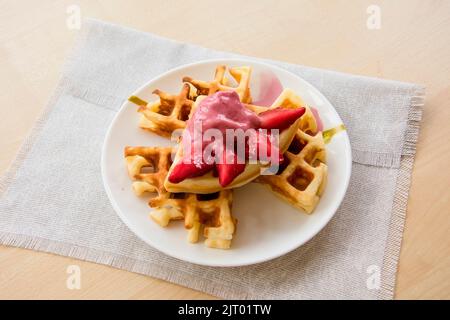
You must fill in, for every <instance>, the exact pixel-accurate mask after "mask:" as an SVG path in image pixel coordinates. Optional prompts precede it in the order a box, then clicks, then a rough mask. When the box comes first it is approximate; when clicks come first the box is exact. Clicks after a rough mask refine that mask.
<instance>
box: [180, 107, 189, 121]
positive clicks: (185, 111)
mask: <svg viewBox="0 0 450 320" xmlns="http://www.w3.org/2000/svg"><path fill="white" fill-rule="evenodd" d="M190 112H191V106H190V105H189V104H183V105H182V106H181V111H180V114H179V115H178V120H181V121H187V120H189V113H190Z"/></svg>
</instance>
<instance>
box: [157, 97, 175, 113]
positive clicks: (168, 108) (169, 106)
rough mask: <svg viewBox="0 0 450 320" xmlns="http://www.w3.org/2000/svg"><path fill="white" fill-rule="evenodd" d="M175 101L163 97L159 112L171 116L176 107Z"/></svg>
mask: <svg viewBox="0 0 450 320" xmlns="http://www.w3.org/2000/svg"><path fill="white" fill-rule="evenodd" d="M174 107H175V106H174V102H173V101H171V100H164V99H162V98H161V105H160V106H159V108H158V113H159V114H162V115H163V116H170V115H171V114H172V111H173V108H174Z"/></svg>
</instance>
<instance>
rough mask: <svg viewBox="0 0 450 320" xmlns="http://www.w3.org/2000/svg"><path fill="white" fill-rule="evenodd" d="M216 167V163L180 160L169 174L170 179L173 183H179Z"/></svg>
mask: <svg viewBox="0 0 450 320" xmlns="http://www.w3.org/2000/svg"><path fill="white" fill-rule="evenodd" d="M213 167H214V164H207V163H200V164H194V163H184V161H180V163H178V164H177V165H176V166H175V167H174V168H173V170H172V172H171V173H170V176H169V181H170V182H172V183H179V182H181V181H183V180H184V179H188V178H193V177H198V176H202V175H204V174H205V173H207V172H208V171H210V170H211V169H212V168H213Z"/></svg>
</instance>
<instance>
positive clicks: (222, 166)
mask: <svg viewBox="0 0 450 320" xmlns="http://www.w3.org/2000/svg"><path fill="white" fill-rule="evenodd" d="M220 160H221V161H220V163H216V169H217V172H218V174H219V183H220V185H221V186H222V187H226V186H227V185H229V184H230V183H231V182H232V181H233V180H234V178H236V177H237V176H238V175H240V174H241V173H242V172H243V171H244V169H245V163H238V161H237V155H236V153H234V151H233V150H228V148H223V151H222V157H221V159H220Z"/></svg>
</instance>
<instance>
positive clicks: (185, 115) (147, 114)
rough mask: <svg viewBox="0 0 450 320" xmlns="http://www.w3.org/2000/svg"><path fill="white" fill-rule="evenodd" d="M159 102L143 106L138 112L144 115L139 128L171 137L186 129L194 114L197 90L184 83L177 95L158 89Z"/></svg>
mask: <svg viewBox="0 0 450 320" xmlns="http://www.w3.org/2000/svg"><path fill="white" fill-rule="evenodd" d="M153 93H154V94H156V95H158V96H159V99H158V100H157V101H154V102H152V103H149V104H145V102H144V103H143V104H141V105H140V106H139V109H138V111H139V112H141V113H142V116H141V119H140V122H139V126H140V127H141V128H143V129H146V130H149V131H151V132H154V133H156V134H157V135H160V136H163V137H170V136H171V134H172V132H173V131H174V130H177V129H184V128H185V127H186V120H188V119H189V117H190V115H191V113H192V111H193V110H192V105H193V102H194V98H195V96H196V93H195V88H193V87H192V86H191V85H189V84H188V83H184V84H183V87H182V89H181V92H180V93H179V94H177V95H171V94H168V93H166V92H164V91H162V90H159V89H156V90H154V91H153Z"/></svg>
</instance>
